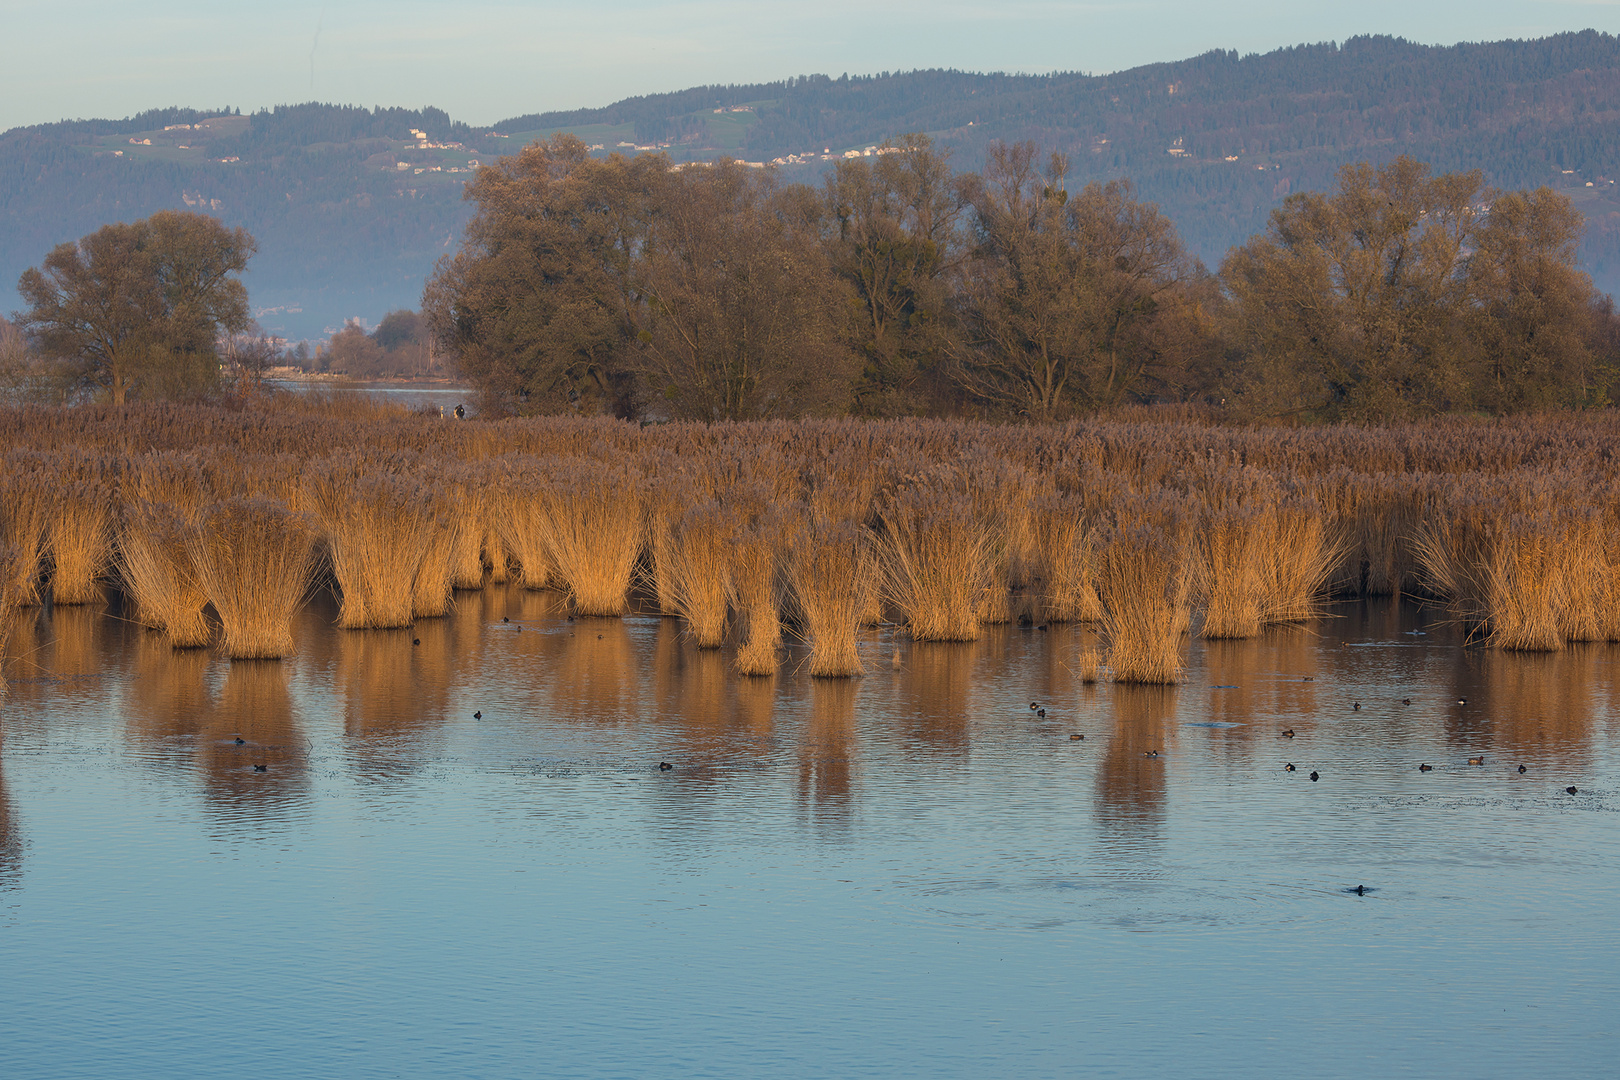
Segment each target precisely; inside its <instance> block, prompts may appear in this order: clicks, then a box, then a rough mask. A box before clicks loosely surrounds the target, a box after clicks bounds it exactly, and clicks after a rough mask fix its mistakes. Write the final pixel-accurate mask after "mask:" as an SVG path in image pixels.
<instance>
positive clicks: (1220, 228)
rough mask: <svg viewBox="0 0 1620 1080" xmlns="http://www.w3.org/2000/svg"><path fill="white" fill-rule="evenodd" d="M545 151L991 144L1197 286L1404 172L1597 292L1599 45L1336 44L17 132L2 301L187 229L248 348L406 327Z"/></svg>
mask: <svg viewBox="0 0 1620 1080" xmlns="http://www.w3.org/2000/svg"><path fill="white" fill-rule="evenodd" d="M199 125H200V126H199ZM555 131H572V132H574V133H576V134H578V135H580V137H581V138H583V139H585V140H586V142H587V143H588V144H590V145H592V146H597V147H600V150H599V151H598V152H599V153H603V154H606V153H611V152H614V151H616V150H617V151H622V152H640V151H641V150H642V149H646V148H653V149H659V150H662V151H663V152H666V153H669V154H670V155H671V156H672V157H673V158H675V159H676V160H692V159H708V158H713V157H717V156H721V155H729V156H735V157H739V158H742V159H744V160H752V161H760V162H772V161H780V162H781V168H782V169H783V171H784V174H785V176H787V177H788V178H789V179H795V180H807V181H812V182H813V181H815V180H816V178H817V174H818V173H819V172H820V171H822V170H825V169H826V168H828V167H829V166H828V164H827V161H826V159H827V158H832V157H837V156H839V155H841V154H844V153H848V152H860V151H861V150H862V149H863V148H865V147H867V146H872V145H881V144H882V143H883V142H884V141H886V140H888V139H892V138H894V137H897V136H899V135H901V134H904V133H906V132H910V131H925V132H928V133H930V134H932V135H933V136H934V137H935V138H936V139H938V140H939V141H940V142H941V143H943V144H945V145H948V146H950V147H951V148H952V150H953V152H954V155H955V156H954V159H953V160H954V162H955V164H956V165H957V167H959V168H977V167H978V165H979V163H980V162H981V160H982V157H983V153H984V149H985V146H986V145H987V144H988V143H989V142H990V141H991V140H993V139H1005V140H1015V139H1025V138H1029V139H1035V140H1037V141H1039V142H1041V143H1042V144H1043V145H1044V146H1047V147H1050V148H1052V149H1056V150H1061V151H1064V152H1066V153H1068V154H1069V155H1070V156H1071V159H1072V161H1073V168H1074V178H1075V179H1076V180H1078V181H1080V182H1085V181H1087V180H1091V179H1108V178H1112V177H1118V176H1125V177H1129V178H1130V179H1131V180H1132V181H1133V182H1134V183H1135V184H1136V186H1137V190H1138V192H1139V194H1140V195H1141V196H1142V197H1144V198H1147V199H1150V200H1152V201H1154V202H1157V203H1159V204H1160V205H1161V206H1162V207H1163V208H1164V210H1165V211H1166V212H1167V213H1168V214H1169V216H1170V217H1171V219H1172V220H1173V221H1174V222H1175V223H1176V226H1177V228H1178V230H1179V231H1180V232H1181V234H1182V236H1183V238H1184V239H1185V240H1186V241H1187V242H1188V244H1189V245H1190V246H1191V247H1192V248H1193V249H1194V250H1195V251H1197V252H1198V253H1199V254H1200V255H1201V256H1202V257H1203V258H1204V259H1205V260H1206V261H1207V262H1209V263H1210V264H1212V265H1214V264H1216V263H1218V261H1219V259H1220V258H1221V256H1222V255H1223V254H1224V253H1225V251H1226V250H1227V248H1229V247H1230V246H1231V245H1233V244H1236V243H1240V242H1241V241H1243V240H1244V239H1246V238H1247V237H1248V236H1249V235H1251V234H1252V233H1254V232H1255V231H1257V230H1259V229H1261V228H1263V227H1264V225H1265V221H1266V216H1267V214H1268V213H1269V211H1270V209H1271V208H1272V207H1273V206H1275V205H1276V204H1277V202H1278V201H1280V200H1281V198H1283V197H1284V196H1285V195H1286V194H1288V193H1289V192H1291V191H1300V190H1307V189H1312V188H1325V187H1328V186H1330V185H1331V184H1332V181H1333V174H1334V172H1335V170H1336V169H1337V168H1338V167H1339V166H1341V165H1343V164H1346V163H1349V162H1354V161H1362V160H1372V161H1382V160H1387V159H1389V158H1391V157H1393V156H1395V155H1397V154H1402V153H1404V154H1409V155H1411V156H1413V157H1417V158H1419V159H1421V160H1424V161H1427V162H1429V163H1430V164H1432V165H1433V166H1434V167H1435V168H1436V169H1437V170H1441V171H1450V170H1457V169H1471V168H1481V169H1483V170H1485V172H1486V174H1487V177H1488V179H1489V180H1490V181H1491V182H1492V183H1494V184H1497V185H1499V186H1502V187H1527V186H1539V185H1542V184H1550V185H1553V186H1555V187H1559V188H1561V189H1563V190H1565V191H1567V192H1568V193H1569V194H1570V195H1571V197H1572V198H1573V199H1574V200H1575V201H1576V203H1577V205H1578V206H1579V207H1580V208H1581V210H1582V211H1583V212H1584V213H1585V214H1586V215H1587V219H1588V237H1587V243H1586V246H1585V250H1584V258H1585V260H1586V265H1587V268H1588V269H1589V270H1590V271H1591V272H1592V273H1593V276H1594V277H1595V278H1596V279H1597V281H1598V283H1599V285H1600V286H1601V287H1603V288H1604V289H1606V290H1608V291H1611V292H1614V291H1616V290H1617V289H1620V191H1617V189H1616V185H1615V184H1614V182H1613V181H1614V179H1615V178H1617V177H1620V40H1617V39H1616V38H1615V37H1614V36H1612V35H1608V34H1602V33H1598V32H1596V31H1582V32H1579V33H1571V34H1561V35H1557V36H1555V37H1550V38H1543V39H1539V40H1533V41H1506V42H1496V43H1489V44H1465V45H1456V46H1447V47H1438V46H1423V45H1414V44H1411V43H1409V42H1406V41H1402V40H1400V39H1396V38H1388V37H1365V38H1354V39H1351V40H1350V41H1347V42H1344V43H1343V44H1341V45H1333V44H1324V45H1305V46H1298V47H1294V48H1286V49H1278V50H1276V51H1273V52H1270V53H1265V54H1263V55H1251V56H1239V55H1238V54H1236V53H1233V52H1226V51H1214V52H1209V53H1205V54H1204V55H1202V56H1197V57H1193V58H1191V59H1188V60H1183V61H1177V62H1172V63H1161V64H1152V65H1148V66H1145V67H1139V68H1133V69H1131V70H1129V71H1125V72H1119V73H1115V74H1111V75H1103V76H1091V75H1085V74H1080V73H1061V74H1054V75H1004V74H971V73H966V72H959V71H942V70H933V71H914V72H907V73H896V74H888V73H884V74H879V75H873V76H843V77H841V78H836V79H835V78H830V77H828V76H824V75H811V76H802V77H797V78H792V79H785V80H783V81H780V82H775V83H765V84H754V85H742V86H706V87H695V88H692V89H688V90H682V91H678V92H674V93H669V94H657V95H649V96H644V97H637V98H627V99H625V100H623V101H620V102H616V103H614V104H612V105H608V106H605V107H603V108H600V109H585V110H574V111H570V112H552V113H539V114H526V115H522V116H516V117H513V118H511V119H508V120H505V121H502V122H501V123H498V124H495V125H492V126H490V127H474V126H470V125H467V124H465V123H462V122H459V121H456V120H453V119H452V118H451V117H450V116H448V115H447V114H446V113H444V112H442V111H440V110H437V109H422V110H406V109H386V108H378V109H375V110H371V109H364V108H356V107H350V106H333V105H319V104H307V105H297V106H282V107H278V108H276V109H271V110H265V111H262V112H259V113H255V114H253V115H251V116H243V115H240V114H237V113H235V112H233V111H230V110H223V109H222V110H217V111H207V110H190V109H160V110H152V111H149V112H145V113H141V114H139V115H137V116H133V117H130V118H128V119H125V120H75V121H64V122H62V123H59V124H46V125H38V126H34V127H28V128H17V129H13V130H12V131H9V132H6V133H4V134H3V135H0V278H3V283H4V286H5V287H6V288H7V290H8V291H9V288H10V286H11V285H12V283H14V282H15V281H16V278H17V276H18V275H19V274H20V273H21V272H22V270H23V269H24V268H26V267H27V266H30V265H35V264H37V263H38V262H39V261H40V260H41V259H42V258H43V257H44V255H45V252H46V251H47V250H49V248H50V246H51V245H53V244H55V243H59V242H61V241H63V240H70V239H74V238H77V237H78V236H81V235H83V234H85V233H87V232H90V231H92V230H93V229H95V228H97V227H99V226H100V225H102V224H105V223H106V222H109V221H116V220H129V219H133V218H135V217H141V216H144V215H146V214H149V213H151V212H153V211H154V210H158V209H163V208H165V207H172V208H185V207H188V206H189V207H191V208H193V209H197V208H201V209H206V210H207V211H208V212H210V213H215V214H217V215H218V216H219V217H221V218H222V219H223V220H224V221H225V222H226V223H227V224H230V225H243V226H245V227H246V228H248V229H249V231H251V232H252V233H253V234H254V235H255V236H256V237H258V239H259V241H260V253H259V255H258V256H257V257H256V259H255V260H254V263H253V268H252V271H251V272H250V275H249V279H248V284H249V288H250V290H251V293H252V296H253V300H254V303H255V304H256V306H257V307H258V308H259V309H260V310H261V311H262V312H263V314H262V315H261V318H262V321H263V322H264V324H265V325H266V326H267V327H269V328H273V329H276V330H278V331H280V332H282V333H285V334H287V335H288V336H291V337H309V336H322V335H323V334H324V332H326V331H327V330H329V329H332V328H335V327H336V326H338V325H341V322H342V320H343V318H345V317H348V316H362V317H365V318H367V319H369V320H371V321H373V322H375V321H376V320H377V319H379V318H380V317H381V316H382V314H383V313H384V312H385V311H387V310H389V309H390V308H393V307H402V306H403V307H414V306H415V304H416V302H417V300H418V297H419V294H420V290H421V284H422V280H423V278H424V277H425V276H426V275H427V274H428V273H429V272H430V271H431V269H432V265H433V262H434V260H435V259H436V258H437V257H438V256H440V255H443V254H446V253H448V252H450V251H452V250H454V248H455V245H456V244H457V243H458V242H459V238H460V230H461V228H462V226H463V225H464V223H465V222H466V220H467V218H468V216H469V214H470V207H468V206H467V205H466V204H465V203H464V202H463V201H462V200H461V198H460V193H461V188H462V183H463V182H464V181H465V180H467V179H470V174H471V171H472V170H473V169H475V168H476V167H477V164H475V163H481V162H484V161H487V160H489V159H490V158H491V157H492V156H494V155H498V154H502V153H510V152H512V151H513V150H515V149H516V148H518V147H520V146H521V145H523V143H524V142H525V141H527V140H529V139H532V138H537V137H544V136H547V135H550V134H551V133H553V132H555ZM790 155H791V158H790ZM13 306H15V302H12V303H4V302H0V307H5V308H10V307H13ZM293 309H298V310H293Z"/></svg>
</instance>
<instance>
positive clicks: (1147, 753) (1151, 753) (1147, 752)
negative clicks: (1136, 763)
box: [1142, 750, 1159, 757]
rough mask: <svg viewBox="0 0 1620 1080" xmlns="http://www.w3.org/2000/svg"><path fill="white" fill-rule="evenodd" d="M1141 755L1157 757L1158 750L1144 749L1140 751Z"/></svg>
mask: <svg viewBox="0 0 1620 1080" xmlns="http://www.w3.org/2000/svg"><path fill="white" fill-rule="evenodd" d="M1142 756H1143V757H1158V756H1159V752H1158V751H1157V750H1144V751H1143V752H1142Z"/></svg>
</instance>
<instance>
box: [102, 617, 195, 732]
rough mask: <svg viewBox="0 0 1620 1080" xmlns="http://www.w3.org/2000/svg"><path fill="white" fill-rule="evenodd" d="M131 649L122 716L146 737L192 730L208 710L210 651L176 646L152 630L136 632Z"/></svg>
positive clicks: (164, 636)
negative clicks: (131, 668)
mask: <svg viewBox="0 0 1620 1080" xmlns="http://www.w3.org/2000/svg"><path fill="white" fill-rule="evenodd" d="M133 652H134V654H135V663H134V668H135V670H134V672H133V676H134V677H133V678H131V679H130V680H129V681H128V683H127V684H126V685H127V690H126V691H125V693H126V695H127V696H126V697H125V699H124V701H125V719H126V720H127V721H128V722H129V723H130V724H131V726H132V727H133V728H135V730H136V731H137V732H138V733H139V734H140V735H141V736H143V737H144V738H148V739H167V738H172V737H174V736H176V735H194V734H196V733H197V730H198V727H199V725H200V724H201V723H202V718H203V716H204V715H205V714H206V713H207V711H208V689H207V686H206V685H205V680H206V677H207V674H208V666H209V664H211V663H212V662H213V659H214V658H213V656H212V655H210V653H209V652H208V651H207V650H205V649H176V648H174V646H173V645H172V644H171V643H170V641H169V638H168V636H167V635H165V634H162V633H158V632H157V631H153V630H145V631H142V632H140V633H139V634H137V635H136V637H135V639H134V642H133Z"/></svg>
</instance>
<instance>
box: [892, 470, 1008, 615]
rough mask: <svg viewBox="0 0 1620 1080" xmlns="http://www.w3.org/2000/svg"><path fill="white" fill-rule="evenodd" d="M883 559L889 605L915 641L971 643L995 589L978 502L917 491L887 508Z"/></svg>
mask: <svg viewBox="0 0 1620 1080" xmlns="http://www.w3.org/2000/svg"><path fill="white" fill-rule="evenodd" d="M883 526H884V532H883V536H882V542H881V546H880V548H879V552H880V554H879V560H880V564H881V567H882V581H883V583H884V587H885V591H886V592H887V594H888V598H889V601H890V603H892V604H893V605H894V607H895V609H896V610H897V611H898V612H899V613H900V616H901V618H902V619H904V620H905V623H906V625H907V627H908V629H909V631H910V633H911V637H912V639H913V640H915V641H974V640H977V639H978V636H979V624H980V613H981V611H982V609H983V606H984V600H985V596H986V594H987V592H989V591H990V590H991V582H992V565H991V552H990V549H989V545H988V544H987V543H986V539H985V535H984V531H983V529H982V528H981V527H980V524H979V521H978V520H977V519H976V517H975V515H974V513H973V506H972V504H971V503H970V502H968V501H967V500H966V499H965V498H964V497H962V496H961V495H957V494H953V493H950V492H948V491H943V490H940V489H939V488H931V489H930V488H912V489H908V490H904V491H901V492H899V493H898V494H896V495H894V496H893V497H891V498H890V499H889V500H888V502H887V504H886V505H885V507H884V509H883Z"/></svg>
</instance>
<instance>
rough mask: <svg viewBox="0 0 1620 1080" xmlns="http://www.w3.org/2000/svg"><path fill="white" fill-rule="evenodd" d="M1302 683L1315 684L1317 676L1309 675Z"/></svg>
mask: <svg viewBox="0 0 1620 1080" xmlns="http://www.w3.org/2000/svg"><path fill="white" fill-rule="evenodd" d="M1301 681H1303V682H1315V681H1316V676H1315V675H1307V676H1305V678H1304V679H1303V680H1301Z"/></svg>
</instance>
